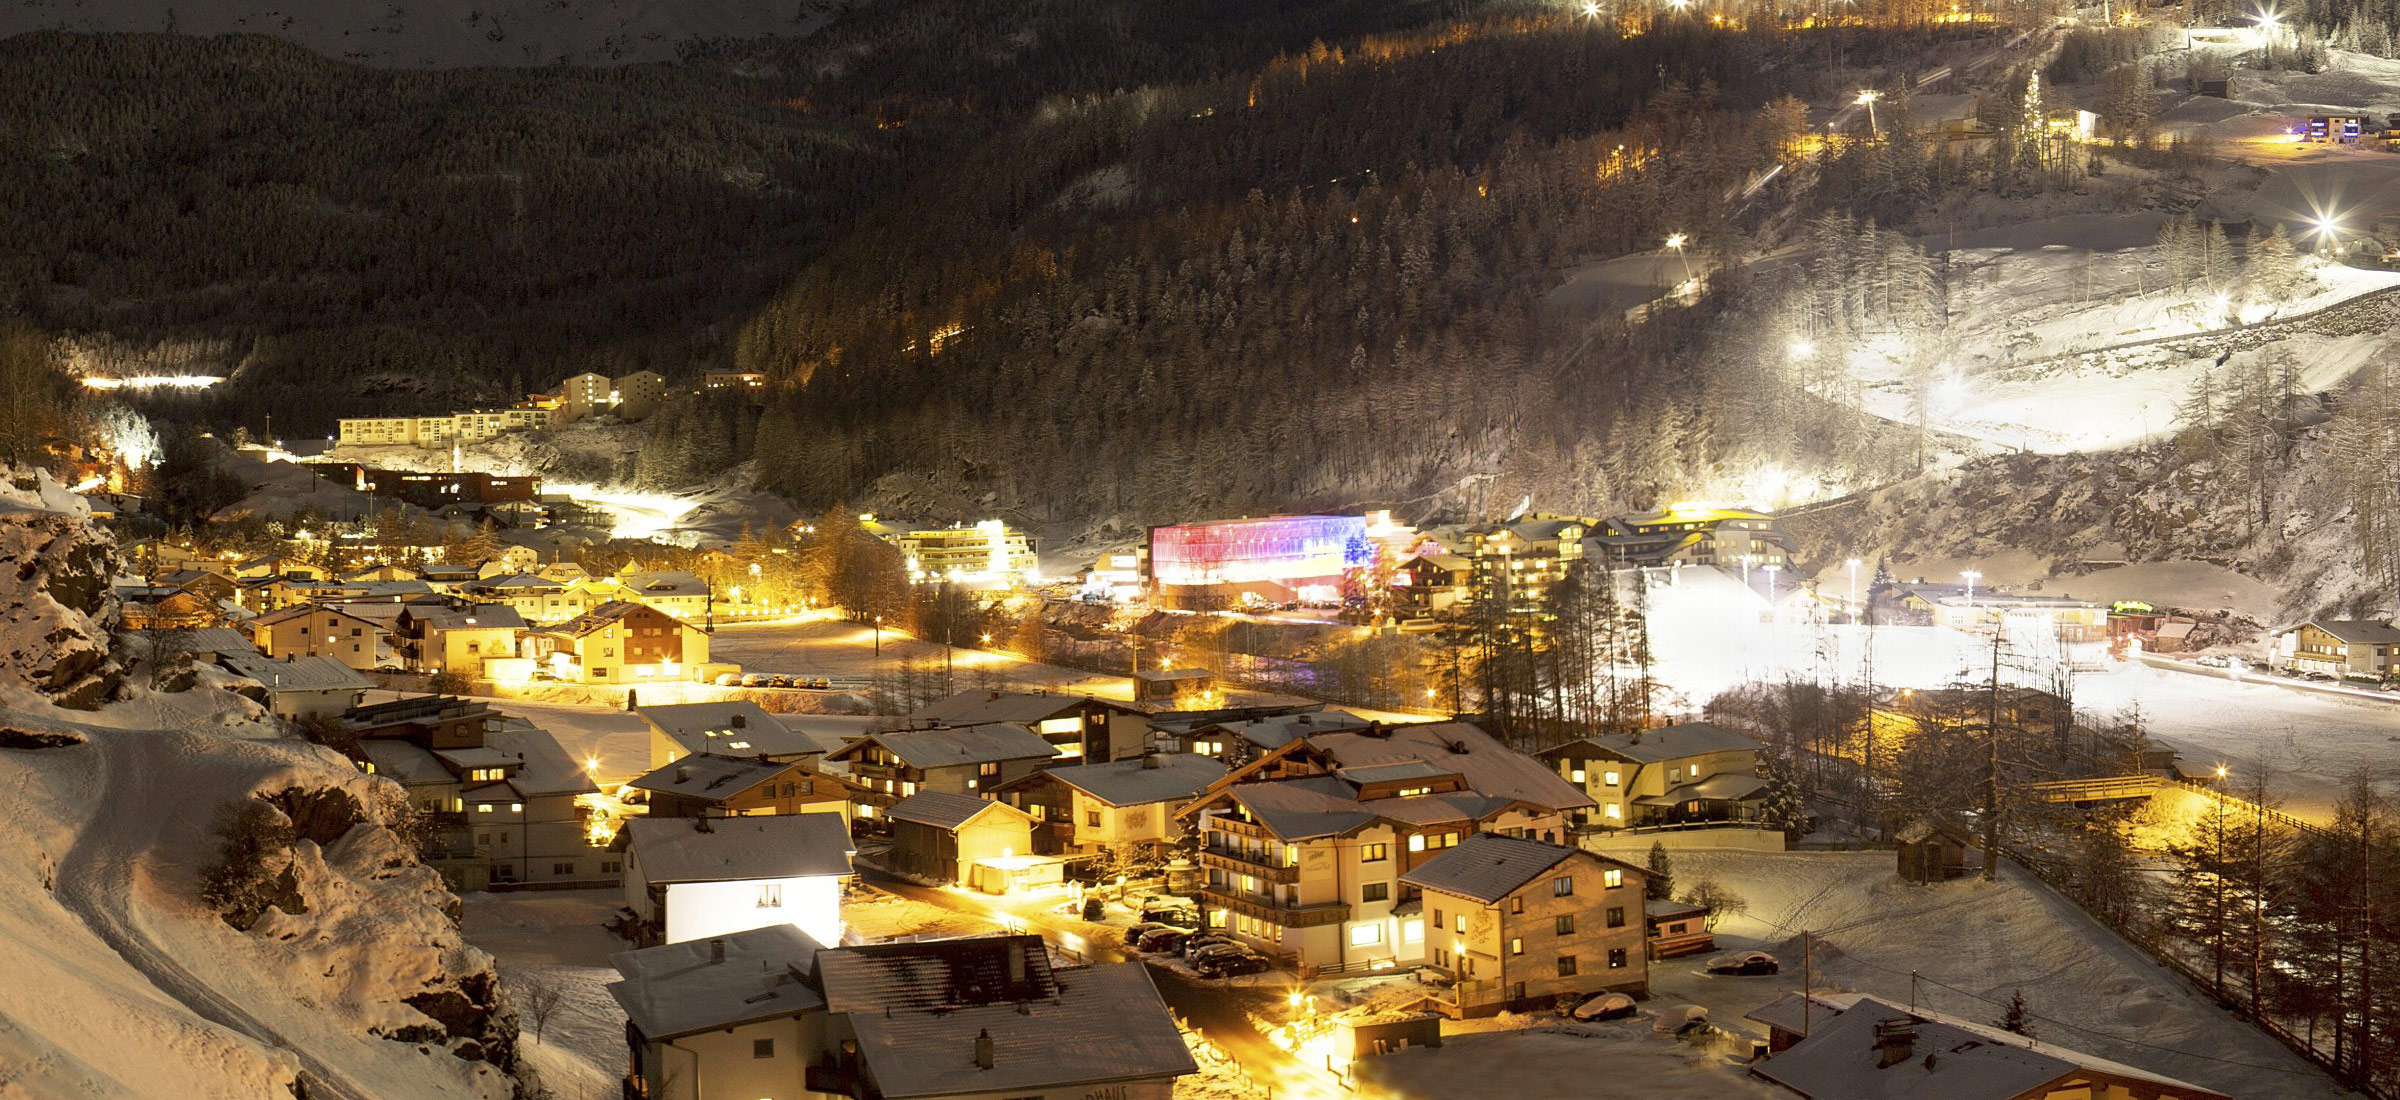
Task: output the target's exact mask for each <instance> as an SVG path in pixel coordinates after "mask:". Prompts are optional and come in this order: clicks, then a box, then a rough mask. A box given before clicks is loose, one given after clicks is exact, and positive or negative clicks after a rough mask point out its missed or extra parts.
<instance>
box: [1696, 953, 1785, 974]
mask: <svg viewBox="0 0 2400 1100" xmlns="http://www.w3.org/2000/svg"><path fill="white" fill-rule="evenodd" d="M1782 969H1783V964H1782V963H1780V962H1777V961H1776V960H1775V956H1773V955H1770V954H1767V953H1766V952H1764V951H1736V952H1734V953H1733V954H1730V955H1719V956H1717V957H1716V958H1713V959H1710V960H1708V972H1709V973H1711V974H1773V973H1775V972H1777V971H1780V970H1782Z"/></svg>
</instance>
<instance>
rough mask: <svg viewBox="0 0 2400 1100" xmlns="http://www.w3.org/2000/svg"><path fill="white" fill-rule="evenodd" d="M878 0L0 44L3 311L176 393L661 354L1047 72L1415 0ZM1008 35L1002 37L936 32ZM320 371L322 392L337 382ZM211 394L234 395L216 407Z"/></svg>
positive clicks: (226, 423) (708, 346) (701, 331)
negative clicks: (560, 36)
mask: <svg viewBox="0 0 2400 1100" xmlns="http://www.w3.org/2000/svg"><path fill="white" fill-rule="evenodd" d="M1207 7H1208V11H1207V12H1206V13H1205V14H1202V13H1195V12H1193V11H1191V10H1190V9H1188V8H1186V7H1184V6H1178V5H1156V4H1147V3H1138V2H1135V0H1063V2H1056V3H1039V4H1037V3H1031V2H1013V3H1004V2H988V0H976V2H966V0H939V2H936V0H916V2H908V0H901V2H895V3H891V4H883V5H876V6H875V8H874V11H873V12H871V13H869V14H865V15H861V16H859V17H857V18H855V19H853V20H852V21H849V22H845V23H842V24H839V25H837V26H835V27H833V28H830V29H828V30H827V31H826V32H824V34H822V35H821V36H819V37H814V38H807V39H766V40H751V41H742V42H724V43H716V44H714V45H713V46H711V47H710V48H707V49H695V50H687V53H690V54H691V56H690V57H689V58H688V59H687V60H685V61H682V62H678V63H670V64H647V65H631V66H624V67H618V68H578V67H569V66H552V67H544V68H532V69H444V70H432V71H405V72H401V71H388V70H378V69H371V68H363V67H360V66H356V65H352V64H347V63H343V62H339V61H334V60H328V59H326V58H323V57H320V56H317V55H314V54H311V53H309V52H307V51H305V50H303V49H300V48H298V47H296V46H293V45H291V44H288V43H285V42H281V41H277V40H274V39H270V38H265V37H232V38H215V39H201V38H193V37H181V36H175V35H166V34H139V35H70V34H55V33H44V34H28V35H21V36H18V37H15V38H10V39H6V40H0V146H5V147H6V148H8V149H11V150H15V151H17V155H12V156H8V157H5V158H0V196H6V198H5V199H0V318H13V319H14V320H16V321H17V322H19V323H22V324H25V325H27V326H30V327H32V328H34V329H35V330H37V331H40V332H42V333H45V334H48V335H54V336H64V337H69V338H71V339H72V341H73V344H74V346H75V347H76V349H77V354H79V355H81V356H84V357H86V362H87V365H88V364H94V363H96V364H98V365H103V366H117V365H122V366H127V367H139V368H142V369H145V370H147V369H156V368H159V367H162V366H168V367H171V368H172V369H173V370H175V371H195V372H204V373H229V372H232V371H233V370H234V369H235V368H239V374H238V375H237V376H236V379H235V384H234V385H233V386H231V387H228V388H226V389H224V390H223V392H222V393H221V394H219V395H218V399H217V400H216V401H214V402H212V403H211V404H210V405H209V406H208V407H207V408H203V409H201V410H200V414H201V415H203V416H207V417H210V418H212V419H214V420H216V421H217V422H218V425H219V426H220V427H231V426H233V425H234V424H238V423H242V422H244V421H245V419H247V420H248V421H249V426H250V427H251V428H252V429H253V430H256V429H257V428H259V427H261V425H260V424H259V423H257V422H256V414H255V413H254V412H251V411H250V410H254V409H271V410H273V411H274V412H275V413H276V415H277V421H276V423H277V425H278V427H279V428H281V429H282V430H284V431H287V432H298V433H313V432H322V431H327V430H330V429H331V427H332V421H333V419H334V418H335V417H337V416H340V415H356V414H360V413H364V412H370V411H379V410H385V409H394V410H398V411H415V410H423V409H434V408H446V407H448V405H449V404H450V403H451V402H454V401H458V400H467V399H475V398H508V397H513V396H518V395H521V394H522V392H523V391H524V390H525V389H526V388H528V387H537V386H543V385H550V384H554V383H555V382H556V380H557V379H558V378H560V377H563V376H564V375H566V374H569V373H574V372H576V371H580V370H585V369H596V370H601V371H606V372H611V373H623V372H627V371H631V370H636V369H641V368H644V367H649V368H654V369H657V370H660V371H661V372H663V373H667V374H669V375H670V376H674V377H682V376H685V375H688V374H690V373H692V372H694V371H696V370H699V369H703V368H704V367H707V366H710V365H717V364H721V363H722V362H724V361H725V360H726V359H728V358H729V356H730V351H729V349H728V347H727V346H726V344H725V341H724V336H725V334H727V333H729V332H731V331H733V330H734V329H735V328H736V327H737V326H738V325H739V324H740V323H741V322H742V321H743V320H744V319H746V318H747V317H748V316H749V315H750V314H751V313H752V312H753V311H755V310H756V309H757V308H758V307H759V306H760V305H762V304H763V303H765V302H766V301H767V300H768V299H769V298H770V297H771V296H772V295H773V294H774V293H775V292H776V290H777V289H778V288H780V287H781V286H783V285H784V283H785V282H786V280H787V279H788V278H789V277H790V276H791V275H792V274H793V273H795V272H797V271H798V270H800V269H801V268H802V267H803V266H804V265H805V264H806V263H807V262H808V261H809V259H810V258H812V257H813V256H815V255H816V254H817V253H818V251H819V250H820V249H821V248H822V247H823V246H824V245H825V244H826V242H828V241H829V240H832V239H834V238H835V237H836V236H838V235H839V234H840V233H841V232H842V231H844V230H846V229H848V228H849V227H850V226H851V225H852V224H853V221H854V219H855V218H856V217H857V215H858V214H859V213H860V212H861V211H862V210H863V209H866V208H868V207H869V206H871V205H872V204H874V203H875V202H877V201H879V200H881V199H882V198H884V197H885V196H887V195H889V194H890V193H891V192H892V191H893V190H894V189H896V188H898V187H900V186H901V185H902V184H903V183H904V182H905V181H907V180H908V179H910V178H912V177H914V176H915V175H917V174H920V173H924V172H929V171H934V170H938V169H939V168H941V167H942V166H943V165H944V164H945V162H946V161H947V160H948V158H949V157H950V155H951V154H952V153H953V152H954V151H955V150H958V149H962V148H967V147H971V146H973V145H974V144H976V143H978V142H979V141H981V140H982V139H983V138H984V137H985V136H987V135H988V134H989V133H990V132H991V131H992V129H993V128H994V127H996V126H999V125H1002V124H1006V123H1008V122H1010V121H1011V120H1013V119H1014V118H1016V117H1018V116H1020V115H1022V114H1024V113H1025V112H1027V111H1029V110H1031V109H1032V108H1033V107H1034V105H1035V104H1036V103H1037V102H1038V101H1039V100H1040V99H1041V98H1042V97H1043V96H1046V95H1075V94H1082V93H1088V92H1094V91H1108V90H1111V89H1115V88H1118V87H1121V86H1127V85H1131V84H1138V83H1141V82H1143V81H1145V80H1148V79H1152V78H1158V79H1180V78H1185V77H1188V76H1191V75H1193V74H1197V73H1207V72H1214V71H1216V70H1217V68H1218V67H1219V66H1223V65H1243V64H1249V65H1254V64H1259V63H1263V62H1264V61H1265V60H1267V59H1268V58H1271V57H1273V56H1274V55H1275V54H1277V53H1278V52H1281V51H1284V50H1288V49H1301V48H1305V47H1306V45H1307V44H1308V43H1309V42H1310V41H1312V40H1314V39H1315V38H1317V37H1320V36H1330V37H1340V36H1343V35H1348V34H1355V33H1359V32H1360V31H1363V30H1373V29H1377V28H1381V27H1385V26H1392V25H1406V24H1407V22H1408V21H1410V20H1414V19H1417V18H1421V17H1422V12H1421V11H1418V10H1416V8H1415V6H1414V5H1409V4H1388V3H1366V2H1362V0H1327V2H1322V3H1311V4H1304V5H1283V4H1273V3H1267V2H1265V0H1242V2H1239V3H1227V4H1215V5H1208V6H1207ZM998 27H1005V28H1009V29H1010V31H1011V33H1012V35H1013V37H1008V38H1007V43H1008V44H1007V46H1006V47H1005V48H1004V49H1001V50H997V51H995V50H993V49H991V48H989V47H973V48H970V47H968V46H966V45H963V44H962V43H963V42H964V41H965V39H963V38H962V37H961V36H960V32H961V30H962V29H966V28H982V29H987V30H988V29H991V28H998ZM335 382H338V383H339V384H338V385H335V384H332V383H335ZM234 410H241V413H239V414H237V413H236V412H234Z"/></svg>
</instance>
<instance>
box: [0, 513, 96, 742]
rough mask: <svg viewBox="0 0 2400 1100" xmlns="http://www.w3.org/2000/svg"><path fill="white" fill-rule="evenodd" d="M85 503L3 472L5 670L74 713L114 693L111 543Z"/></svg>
mask: <svg viewBox="0 0 2400 1100" xmlns="http://www.w3.org/2000/svg"><path fill="white" fill-rule="evenodd" d="M90 517H91V509H90V507H89V506H87V505H85V504H84V502H83V498H81V497H78V496H76V495H75V494H73V493H70V492H68V491H66V489H65V488H64V487H63V486H61V485H59V483H58V482H57V481H56V480H55V479H53V478H51V477H50V475H49V474H46V473H38V472H15V471H10V470H8V469H6V468H5V467H0V577H5V578H8V579H7V580H5V581H0V665H6V666H12V667H14V668H16V669H18V670H20V675H21V676H22V677H23V679H24V682H25V683H26V684H27V685H29V686H31V687H33V688H34V689H36V690H38V691H41V692H43V693H44V694H47V695H50V696H52V697H54V698H57V699H59V700H61V701H64V702H66V703H67V704H68V705H70V706H77V707H90V706H93V705H96V704H97V703H99V702H100V700H101V699H102V698H104V697H106V696H107V695H108V694H109V693H110V692H111V691H113V690H114V685H115V677H114V676H113V674H112V670H111V669H110V667H109V665H110V662H109V655H108V648H109V645H108V627H107V623H108V622H110V621H111V620H113V619H114V618H115V616H116V594H115V592H114V591H113V590H111V588H110V587H109V578H110V577H111V576H112V575H113V572H112V570H111V569H110V567H109V553H110V546H111V543H110V540H109V539H108V537H107V536H106V535H104V534H102V533H101V532H100V531H99V530H98V529H97V528H95V527H93V526H92V525H91V522H90Z"/></svg>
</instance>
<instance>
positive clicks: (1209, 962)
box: [1192, 951, 1275, 978]
mask: <svg viewBox="0 0 2400 1100" xmlns="http://www.w3.org/2000/svg"><path fill="white" fill-rule="evenodd" d="M1274 966H1275V964H1274V963H1271V962H1268V961H1267V957H1266V956H1265V955H1261V954H1259V953H1257V952H1255V951H1243V952H1236V953H1230V954H1224V955H1211V956H1209V957H1207V958H1205V959H1202V960H1200V961H1199V962H1196V963H1193V964H1192V969H1193V970H1194V971H1196V972H1198V973H1199V975H1200V976H1201V977H1203V978H1225V977H1231V976H1232V975H1235V974H1264V973H1266V972H1267V971H1269V970H1271V969H1274Z"/></svg>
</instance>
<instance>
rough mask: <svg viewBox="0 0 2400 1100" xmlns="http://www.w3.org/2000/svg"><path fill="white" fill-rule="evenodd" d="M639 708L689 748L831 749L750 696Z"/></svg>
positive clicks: (782, 752) (744, 752) (776, 752)
mask: <svg viewBox="0 0 2400 1100" xmlns="http://www.w3.org/2000/svg"><path fill="white" fill-rule="evenodd" d="M633 712H634V713H635V714H638V715H641V716H642V719H643V720H644V721H646V722H649V723H650V725H651V726H653V727H655V728H656V729H657V730H658V731H659V732H660V733H663V734H665V735H666V736H667V738H668V739H669V740H671V741H673V742H675V743H676V744H677V745H680V746H682V747H683V751H685V752H694V753H698V752H708V753H716V754H719V755H722V756H759V755H766V756H787V757H788V756H810V755H815V754H818V753H822V752H824V751H825V749H824V746H822V745H820V744H818V743H817V739H816V738H814V737H810V736H808V735H806V734H801V733H795V732H793V731H792V729H791V727H789V726H786V725H784V724H783V722H782V721H780V720H778V719H777V718H776V717H775V716H774V715H772V714H769V713H767V712H766V709H765V708H763V707H760V706H759V705H758V704H757V703H753V702H751V701H749V700H747V699H727V700H721V701H718V702H713V703H671V704H666V705H661V706H640V707H635V708H633Z"/></svg>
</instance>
